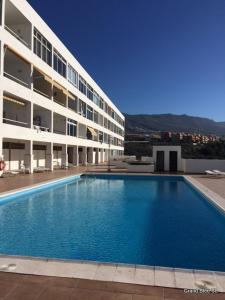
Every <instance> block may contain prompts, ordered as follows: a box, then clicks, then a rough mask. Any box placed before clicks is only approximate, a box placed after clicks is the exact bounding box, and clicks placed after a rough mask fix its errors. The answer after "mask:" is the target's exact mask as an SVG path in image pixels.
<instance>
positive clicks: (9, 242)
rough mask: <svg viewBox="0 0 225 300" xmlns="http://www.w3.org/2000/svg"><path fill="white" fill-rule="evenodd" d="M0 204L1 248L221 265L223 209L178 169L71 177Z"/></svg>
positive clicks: (170, 263) (181, 264)
mask: <svg viewBox="0 0 225 300" xmlns="http://www.w3.org/2000/svg"><path fill="white" fill-rule="evenodd" d="M0 203H1V205H0V253H2V254H8V255H21V256H34V257H48V258H61V259H81V260H90V261H101V262H114V263H128V264H139V265H154V266H165V267H177V268H193V269H207V270H218V271H225V255H224V249H225V234H224V232H225V216H224V214H223V213H222V212H220V211H219V210H218V209H217V208H215V207H214V206H213V205H212V204H211V203H210V202H209V201H207V200H206V199H205V198H204V197H203V196H202V195H201V194H200V193H199V192H197V191H196V190H195V189H194V188H192V187H191V186H190V185H189V184H188V183H187V182H186V181H185V180H184V178H183V177H181V176H180V177H178V176H123V175H118V176H117V175H111V176H108V175H95V176H81V177H79V176H77V177H72V178H69V179H65V180H63V181H58V182H57V183H54V184H50V185H45V186H44V187H41V188H39V189H32V190H29V191H26V192H22V193H19V194H17V195H13V196H10V197H8V198H7V197H4V198H2V199H1V200H0Z"/></svg>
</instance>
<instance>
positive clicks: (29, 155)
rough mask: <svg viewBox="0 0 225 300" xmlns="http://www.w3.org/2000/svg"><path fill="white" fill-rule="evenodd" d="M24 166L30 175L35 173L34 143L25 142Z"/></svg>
mask: <svg viewBox="0 0 225 300" xmlns="http://www.w3.org/2000/svg"><path fill="white" fill-rule="evenodd" d="M24 166H25V169H28V170H29V173H30V174H32V173H33V141H26V142H25V155H24Z"/></svg>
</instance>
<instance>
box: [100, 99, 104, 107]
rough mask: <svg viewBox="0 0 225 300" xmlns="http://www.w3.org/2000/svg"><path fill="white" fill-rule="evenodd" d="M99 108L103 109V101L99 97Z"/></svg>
mask: <svg viewBox="0 0 225 300" xmlns="http://www.w3.org/2000/svg"><path fill="white" fill-rule="evenodd" d="M99 107H100V108H101V109H104V100H103V99H102V97H100V100H99Z"/></svg>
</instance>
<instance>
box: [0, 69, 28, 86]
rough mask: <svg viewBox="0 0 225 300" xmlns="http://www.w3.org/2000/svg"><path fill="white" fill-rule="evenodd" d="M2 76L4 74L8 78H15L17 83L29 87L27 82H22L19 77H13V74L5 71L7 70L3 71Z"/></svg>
mask: <svg viewBox="0 0 225 300" xmlns="http://www.w3.org/2000/svg"><path fill="white" fill-rule="evenodd" d="M4 76H6V77H7V78H9V79H12V80H15V81H16V82H17V83H20V84H22V85H24V86H26V87H29V84H28V83H27V82H24V81H23V80H21V79H19V78H17V77H15V76H13V75H11V74H9V73H7V72H4Z"/></svg>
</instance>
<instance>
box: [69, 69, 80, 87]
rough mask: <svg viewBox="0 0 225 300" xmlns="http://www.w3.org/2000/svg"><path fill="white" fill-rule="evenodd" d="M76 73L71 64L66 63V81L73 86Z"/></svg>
mask: <svg viewBox="0 0 225 300" xmlns="http://www.w3.org/2000/svg"><path fill="white" fill-rule="evenodd" d="M77 79H78V73H77V71H75V70H74V68H73V67H71V65H68V81H69V82H70V83H72V84H73V85H74V86H77Z"/></svg>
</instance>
